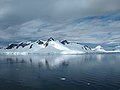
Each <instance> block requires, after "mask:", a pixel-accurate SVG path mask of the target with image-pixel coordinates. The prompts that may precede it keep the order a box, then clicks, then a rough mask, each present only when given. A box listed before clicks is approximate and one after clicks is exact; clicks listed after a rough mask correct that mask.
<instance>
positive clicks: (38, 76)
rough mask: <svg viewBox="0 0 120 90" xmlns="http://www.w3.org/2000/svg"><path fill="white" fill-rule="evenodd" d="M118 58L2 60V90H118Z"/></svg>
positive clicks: (3, 57) (71, 56) (74, 56)
mask: <svg viewBox="0 0 120 90" xmlns="http://www.w3.org/2000/svg"><path fill="white" fill-rule="evenodd" d="M119 68H120V55H119V54H85V55H48V56H47V55H39V56H38V55H27V56H0V90H3V89H4V90H11V89H12V90H16V89H17V90H39V89H42V90H48V89H49V90H53V89H54V90H61V89H62V90H80V89H82V90H107V89H109V90H118V89H120V70H119Z"/></svg>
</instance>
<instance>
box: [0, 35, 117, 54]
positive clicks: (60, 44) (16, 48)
mask: <svg viewBox="0 0 120 90" xmlns="http://www.w3.org/2000/svg"><path fill="white" fill-rule="evenodd" d="M112 52H118V51H106V50H105V49H104V48H103V47H102V46H100V45H98V46H97V47H95V48H91V47H89V46H88V45H81V44H79V43H75V42H70V41H67V40H61V41H58V40H55V39H53V38H52V37H50V38H49V39H47V40H46V41H43V40H37V41H35V42H31V41H22V42H20V43H11V44H9V45H8V46H7V47H4V48H3V49H1V50H0V54H7V55H11V54H12V55H27V54H85V53H112Z"/></svg>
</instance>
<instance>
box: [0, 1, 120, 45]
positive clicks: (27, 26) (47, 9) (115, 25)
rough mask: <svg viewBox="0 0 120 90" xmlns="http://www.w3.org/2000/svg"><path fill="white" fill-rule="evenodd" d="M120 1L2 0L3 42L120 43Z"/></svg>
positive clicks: (0, 19)
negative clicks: (39, 39) (43, 40)
mask: <svg viewBox="0 0 120 90" xmlns="http://www.w3.org/2000/svg"><path fill="white" fill-rule="evenodd" d="M119 5H120V0H0V40H1V41H5V40H6V41H7V40H13V41H18V40H27V39H28V40H32V39H38V38H42V39H46V38H48V37H50V36H54V37H55V38H56V39H63V38H64V39H68V40H74V41H81V42H91V43H119V42H120V41H119V39H120V37H119V34H120V7H119Z"/></svg>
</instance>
